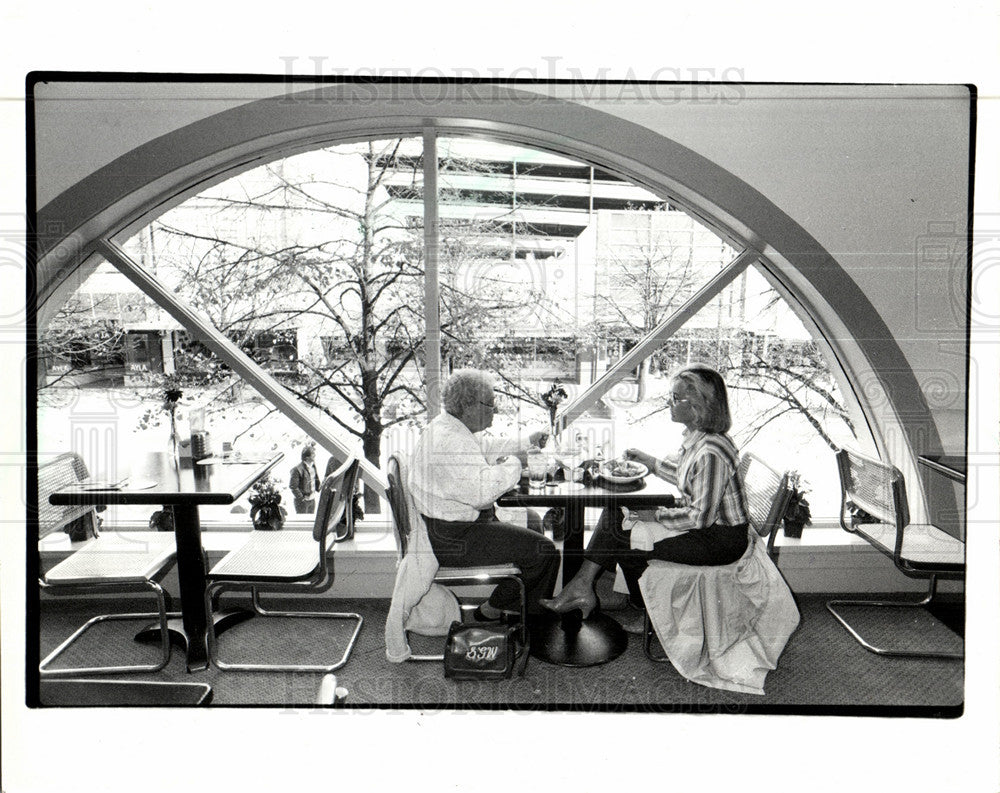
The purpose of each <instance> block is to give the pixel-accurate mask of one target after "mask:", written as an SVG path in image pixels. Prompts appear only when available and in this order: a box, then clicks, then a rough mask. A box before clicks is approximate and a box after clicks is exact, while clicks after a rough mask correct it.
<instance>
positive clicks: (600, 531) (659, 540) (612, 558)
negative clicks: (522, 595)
mask: <svg viewBox="0 0 1000 793" xmlns="http://www.w3.org/2000/svg"><path fill="white" fill-rule="evenodd" d="M670 387H671V393H670V396H669V397H668V399H669V404H670V418H671V420H672V421H675V422H677V423H678V424H683V425H684V427H685V429H684V432H683V441H682V444H681V450H680V456H679V457H678V458H677V459H676V460H674V459H663V460H658V459H656V458H654V457H653V456H651V455H649V454H646V453H645V452H642V451H639V450H637V449H629V450H627V451H626V456H627V457H628V458H629V459H632V460H636V461H638V462H640V463H643V464H644V465H646V466H647V467H648V468H649V470H650V471H652V472H653V473H655V474H656V475H657V476H660V477H662V478H663V479H666V480H667V481H669V482H671V483H673V484H676V485H677V487H678V488H679V489H680V491H681V497H680V498H679V499H677V502H676V506H674V507H672V508H663V507H661V508H659V509H655V510H625V509H605V510H604V512H603V513H602V514H601V518H600V520H599V521H598V524H597V528H596V529H595V531H594V534H593V536H592V537H591V540H590V543H589V544H588V546H587V551H586V553H585V556H584V561H583V564H582V565H581V567H580V570H579V572H577V574H576V575H575V576H574V577H573V579H572V580H571V581H570V582H569V583H568V584H567V585H566V586H565V587H563V589H562V591H561V592H560V593H559V594H558V595H557V596H556V597H554V598H552V599H551V600H543V601H542V605H543V606H545V607H546V608H548V609H551V610H552V611H555V612H559V613H562V612H567V611H572V610H574V609H581V610H582V611H583V615H584V617H586V616H587V615H589V614H590V612H591V611H592V610H593V609H594V607H595V606H596V605H597V596H596V594H595V593H594V584H595V582H596V581H597V579H598V577H599V576H600V575H601V573H603V572H604V571H605V570H611V571H614V569H615V565H619V566H620V567H621V568H622V572H623V574H624V577H625V581H626V583H627V584H628V589H629V595H630V598H631V601H632V604H633V605H635V606H638V607H639V608H642V607H643V600H642V594H641V592H640V591H639V577H640V576H641V575H642V573H643V571H644V570H645V569H646V565H647V563H648V561H649V560H650V559H662V560H664V561H670V562H679V563H681V564H689V565H725V564H730V563H731V562H735V561H736V560H737V559H739V558H740V557H741V556H742V555H743V553H744V551H746V548H747V542H748V534H747V530H748V528H749V516H748V511H747V505H746V496H745V495H744V493H743V487H742V485H741V483H740V481H739V478H738V477H737V475H736V468H737V465H738V462H739V459H738V458H739V451H738V450H737V448H736V445H735V444H734V443H733V441H732V439H731V438H730V437H729V435H728V434H727V433H728V432H729V428H730V427H731V425H732V419H731V417H730V414H729V398H728V396H727V394H726V383H725V381H724V380H723V379H722V376H721V375H720V374H719V373H718V372H717V371H715V369H713V368H711V367H710V366H707V365H705V364H691V365H689V366H686V367H684V368H683V369H681V370H680V371H679V372H677V373H676V374H675V375H674V376H673V377H672V379H671V386H670ZM623 513H624V514H623ZM624 627H625V629H626V630H627V631H629V632H631V633H640V632H641V631H642V618H641V616H640V617H639V618H638V619H636V620H633V621H632V622H631V623H629V624H627V625H625V626H624Z"/></svg>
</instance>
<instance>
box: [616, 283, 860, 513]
mask: <svg viewBox="0 0 1000 793" xmlns="http://www.w3.org/2000/svg"><path fill="white" fill-rule="evenodd" d="M693 362H703V363H707V364H710V365H712V366H714V367H716V368H717V369H718V370H719V371H720V372H721V373H722V375H723V377H724V378H725V380H726V383H727V385H728V389H729V400H730V408H731V411H732V415H733V428H732V431H731V435H732V436H733V439H734V440H735V441H736V444H737V446H738V447H739V448H740V449H741V450H742V451H752V452H754V453H755V454H757V455H759V456H760V457H762V458H763V459H764V460H765V461H766V462H768V463H769V464H770V465H771V466H772V467H774V468H776V469H778V470H779V471H784V470H795V471H798V472H799V474H800V475H801V477H802V480H803V486H804V487H805V488H806V489H807V490H808V491H809V494H808V496H807V498H808V500H809V501H810V505H811V507H812V514H813V519H814V521H816V522H820V521H823V522H825V521H833V520H835V516H836V515H837V512H838V509H839V495H840V491H839V486H838V479H837V470H836V465H835V462H834V450H835V449H837V448H838V447H840V446H842V445H850V443H851V442H852V441H854V440H855V433H854V427H853V426H852V423H851V419H850V416H849V414H848V411H847V409H846V406H845V404H844V402H843V399H842V397H841V394H840V392H839V389H838V387H837V384H836V382H835V380H834V378H833V376H832V374H831V372H830V369H829V367H828V366H827V364H826V362H825V360H824V358H823V355H822V354H821V352H820V350H819V348H818V345H817V344H816V342H815V341H814V340H813V339H812V338H811V336H810V335H809V333H808V331H807V330H806V328H805V327H804V326H803V324H802V322H801V321H800V320H799V319H798V317H797V316H796V315H795V313H794V312H793V311H792V309H791V308H790V306H789V305H788V303H787V302H786V301H785V300H783V299H782V298H781V296H780V295H779V294H778V293H777V292H776V291H774V290H773V289H772V288H771V287H770V286H769V285H768V283H767V282H766V281H765V279H764V278H763V276H761V274H760V273H759V272H758V271H757V270H756V269H754V268H750V269H748V270H747V271H746V273H745V274H743V275H742V276H740V277H739V278H737V279H736V281H734V282H733V284H731V285H730V286H728V287H726V288H725V289H723V290H722V291H721V292H720V293H719V296H718V299H717V300H715V301H713V302H712V303H711V304H709V305H708V306H706V307H705V308H704V309H702V310H701V311H699V312H697V313H696V314H694V315H693V316H692V317H691V318H690V319H689V320H688V321H687V322H686V323H685V324H684V325H683V327H682V328H681V329H680V330H679V331H678V332H677V333H676V334H674V336H673V337H672V338H671V339H670V340H669V341H667V343H666V344H664V345H663V346H662V347H661V348H660V349H658V350H657V351H656V352H655V353H653V354H652V355H651V356H649V358H647V360H646V361H644V362H643V364H642V365H641V366H640V367H638V369H637V372H638V374H637V376H636V377H633V378H626V379H624V380H622V381H621V382H620V383H618V385H617V386H615V387H614V388H613V389H611V390H610V391H609V392H608V394H607V395H605V397H604V398H603V399H602V403H603V404H604V405H605V407H606V408H607V410H608V412H609V413H610V422H611V424H612V427H613V430H612V438H613V441H612V444H611V447H612V448H611V451H610V453H613V454H620V453H621V452H622V451H623V450H624V449H626V448H629V447H638V448H642V449H644V450H646V451H648V452H650V453H652V454H664V453H674V452H676V450H677V449H678V448H679V447H680V442H681V431H682V430H683V427H682V426H681V425H679V424H674V423H673V422H671V421H670V410H669V407H668V405H667V402H666V398H667V394H668V393H669V373H670V372H672V371H674V370H676V369H677V368H679V367H681V366H684V365H685V364H688V363H693Z"/></svg>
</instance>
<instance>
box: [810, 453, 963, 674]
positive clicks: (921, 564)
mask: <svg viewBox="0 0 1000 793" xmlns="http://www.w3.org/2000/svg"><path fill="white" fill-rule="evenodd" d="M837 470H838V471H839V473H840V490H841V502H840V525H841V527H842V528H843V529H844V530H845V531H848V532H850V533H852V534H856V535H857V536H859V537H861V538H863V539H864V540H865V541H866V542H868V543H869V544H871V545H872V546H874V547H875V548H876V549H878V550H879V551H881V552H882V553H883V554H885V555H886V556H888V557H889V558H890V559H892V561H893V564H894V565H895V566H896V568H897V569H898V570H899V571H900V572H901V573H903V575H906V576H909V577H910V578H926V579H927V581H928V587H927V594H926V595H925V596H924V597H923V599H921V600H919V601H915V602H914V601H893V600H889V601H879V600H875V601H872V600H831V601H829V602H828V603H827V604H826V607H827V609H828V610H829V611H830V613H831V614H833V616H834V617H836V619H837V621H838V622H840V624H841V625H843V626H844V627H845V628H846V629H847V631H848V632H849V633H850V634H851V635H852V636H853V637H854V638H855V639H857V641H858V642H859V643H860V644H861V646H862V647H864V648H865V649H866V650H869V651H871V652H873V653H877V654H879V655H890V656H908V657H916V658H962V657H964V653H963V652H953V651H951V650H945V649H937V650H934V649H932V650H924V649H921V650H915V649H907V648H904V647H901V646H892V647H889V646H877V645H875V644H873V643H872V642H870V641H868V640H866V639H865V638H863V637H862V635H861V632H860V631H859V630H857V629H856V628H855V627H853V626H852V625H851V624H850V623H849V622H848V621H847V619H846V618H845V617H844V615H843V614H842V613H841V611H840V610H839V609H840V608H842V607H845V606H846V607H870V608H872V609H876V610H878V611H882V612H883V613H885V612H886V611H887V610H888V609H904V610H911V609H925V608H926V607H927V606H929V605H931V603H932V602H933V600H934V596H935V594H936V592H937V581H938V579H960V580H964V578H965V545H964V543H963V542H962V541H961V540H958V539H955V538H954V537H952V536H951V535H950V534H947V533H946V532H944V531H942V530H941V529H939V528H938V527H937V526H933V525H931V524H914V523H910V513H909V508H908V506H907V500H906V484H905V481H904V479H903V475H902V473H901V472H900V471H899V469H898V468H896V467H895V466H892V465H888V464H886V463H883V462H880V461H878V460H873V459H871V458H869V457H865V456H863V455H860V454H858V453H856V452H853V451H849V450H847V449H841V450H840V451H838V452H837ZM851 505H853V506H855V507H857V508H859V509H861V510H863V511H864V512H866V513H868V515H869V516H870V518H868V519H867V520H870V521H871V522H861V521H860V520H859V519H858V514H857V513H856V512H855V513H854V514H850V512H851V510H850V506H851Z"/></svg>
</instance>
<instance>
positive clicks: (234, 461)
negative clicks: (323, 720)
mask: <svg viewBox="0 0 1000 793" xmlns="http://www.w3.org/2000/svg"><path fill="white" fill-rule="evenodd" d="M283 456H284V455H283V454H281V453H280V452H274V453H267V454H260V455H252V456H247V455H244V456H240V457H236V456H229V457H209V458H206V459H203V460H198V461H193V460H191V459H190V458H180V459H178V458H177V457H175V456H174V455H173V454H172V453H171V452H148V453H141V454H138V455H136V456H135V457H134V458H132V459H131V460H129V461H127V462H126V463H125V464H124V466H122V468H123V469H127V470H128V473H127V475H126V476H123V477H121V478H119V479H118V480H117V481H115V482H109V483H100V482H96V483H91V484H90V485H86V484H84V485H80V484H77V485H73V486H69V487H65V488H63V489H61V490H57V491H55V492H54V493H52V494H51V495H50V496H49V501H50V503H52V504H55V505H63V506H66V505H88V504H90V505H102V504H108V505H111V504H137V505H150V506H162V507H164V508H169V509H170V510H171V511H172V512H173V530H174V537H175V539H176V543H177V577H178V581H179V589H180V600H181V616H180V618H179V619H177V618H173V619H171V620H170V624H169V630H170V634H171V640H172V641H173V642H175V643H177V644H180V645H181V646H182V647H183V648H184V649H185V651H186V655H187V670H188V671H189V672H195V671H201V670H204V669H207V668H208V645H207V640H208V636H207V626H208V620H209V619H212V620H213V625H214V627H215V631H216V633H221V632H222V631H224V630H226V629H227V628H229V627H232V626H233V625H235V624H237V623H238V622H242V621H243V620H244V619H246V618H247V617H248V616H250V615H251V614H252V612H249V611H246V610H243V609H239V610H230V611H228V612H216V613H214V614H210V613H209V608H208V605H207V603H206V602H205V574H206V557H205V551H204V547H203V545H202V539H201V520H200V517H199V507H200V506H202V505H213V504H214V505H227V504H232V503H233V502H235V501H236V500H237V499H238V498H239V497H240V496H242V495H243V494H244V493H245V492H246V491H247V490H249V489H250V487H251V486H252V485H253V483H254V482H256V481H257V480H258V479H260V478H261V477H262V476H264V475H265V474H266V473H267V472H268V471H270V470H271V469H272V468H273V467H274V466H275V465H277V463H278V462H279V461H280V460H281V459H282V457H283ZM136 639H137V640H138V641H147V640H155V641H158V640H159V630H158V628H157V627H151V628H150V629H144V630H143V631H141V632H140V633H139V635H137V636H136Z"/></svg>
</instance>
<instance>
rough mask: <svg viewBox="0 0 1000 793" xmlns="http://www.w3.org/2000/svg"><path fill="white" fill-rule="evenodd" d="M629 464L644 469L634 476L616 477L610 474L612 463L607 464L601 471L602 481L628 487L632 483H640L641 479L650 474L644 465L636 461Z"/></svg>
mask: <svg viewBox="0 0 1000 793" xmlns="http://www.w3.org/2000/svg"><path fill="white" fill-rule="evenodd" d="M629 462H630V463H631V464H632V465H634V466H638V468H640V469H642V471H641V473H638V474H634V475H632V476H615V475H614V474H612V473H611V472H610V471H611V463H605V464H604V465H602V466H601V471H600V474H601V479H604V480H606V481H608V482H612V483H614V484H616V485H627V484H630V483H631V482H638V481H639V480H640V479H642V478H643V477H645V476H646V474H648V473H649V469H648V468H647V467H646V466H644V465H643V464H642V463H637V462H635V460H630V461H629Z"/></svg>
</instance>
